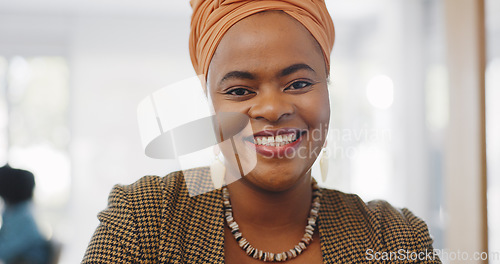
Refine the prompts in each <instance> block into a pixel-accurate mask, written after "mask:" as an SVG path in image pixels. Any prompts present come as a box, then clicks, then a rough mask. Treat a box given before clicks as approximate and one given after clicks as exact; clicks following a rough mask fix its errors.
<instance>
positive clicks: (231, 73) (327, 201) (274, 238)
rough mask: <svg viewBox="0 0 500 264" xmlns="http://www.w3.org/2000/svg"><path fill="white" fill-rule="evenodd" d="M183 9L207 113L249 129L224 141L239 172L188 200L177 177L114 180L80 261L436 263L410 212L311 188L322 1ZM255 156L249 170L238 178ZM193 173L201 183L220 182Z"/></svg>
mask: <svg viewBox="0 0 500 264" xmlns="http://www.w3.org/2000/svg"><path fill="white" fill-rule="evenodd" d="M191 5H192V7H193V10H194V13H193V17H192V29H191V38H190V45H191V46H190V49H191V58H192V62H193V65H194V67H195V70H196V71H197V73H198V74H199V75H200V79H201V81H202V85H203V87H204V89H205V90H206V93H207V96H208V97H209V99H210V101H211V103H212V104H213V108H214V110H215V113H218V114H220V113H225V112H236V113H241V114H244V115H246V116H248V118H249V122H250V125H251V127H252V133H251V134H249V135H244V136H242V137H239V138H235V140H233V141H232V144H230V145H228V144H226V146H224V145H223V144H221V150H222V152H223V154H224V156H225V157H231V156H235V155H233V154H232V150H234V149H238V150H239V151H238V155H236V156H235V158H232V159H231V158H227V159H226V161H227V163H226V164H225V165H226V167H227V168H228V169H227V170H226V172H225V174H224V175H222V177H224V178H225V180H226V181H227V182H232V181H231V180H228V179H230V178H234V177H238V176H242V177H241V179H239V180H237V181H234V182H232V183H231V184H229V185H228V186H227V187H223V188H217V189H215V190H213V191H210V192H207V193H204V194H201V195H198V196H194V197H189V194H188V191H187V188H186V182H185V181H186V180H185V179H184V177H183V173H182V172H174V173H172V174H170V175H168V176H166V177H164V178H160V177H152V176H148V177H144V178H142V179H141V180H139V181H138V182H136V183H135V184H132V185H130V186H117V187H115V189H114V190H113V192H112V193H111V196H110V201H109V203H110V204H109V207H108V209H106V210H105V211H103V212H102V213H101V214H100V215H99V219H100V221H101V224H100V225H99V227H98V229H97V231H96V233H95V235H94V237H93V239H92V241H91V243H90V245H89V248H88V249H87V253H86V255H85V258H84V261H83V263H262V262H263V261H266V262H270V261H286V262H288V263H364V262H368V263H369V262H380V261H381V260H385V261H388V262H389V263H391V262H396V261H397V260H400V261H403V262H404V261H411V260H412V259H413V262H421V263H439V260H437V259H434V256H432V258H431V257H430V256H429V254H427V255H423V254H422V253H429V252H432V240H431V238H430V236H429V233H428V231H427V227H426V225H425V223H424V222H423V221H422V220H420V219H419V218H417V217H415V216H414V215H413V214H411V213H410V212H409V211H408V210H406V209H403V210H398V209H395V208H393V207H392V206H390V205H389V204H387V203H386V202H381V201H375V202H370V203H368V204H365V203H364V202H363V201H362V200H361V199H360V198H359V197H357V196H356V195H350V194H344V193H341V192H338V191H333V190H327V189H319V188H317V185H316V184H315V182H314V180H313V179H312V177H311V166H312V165H313V163H314V161H315V160H316V158H317V157H318V155H319V153H320V152H321V149H322V147H323V146H324V145H325V140H326V132H327V129H328V122H329V117H330V112H329V109H330V106H329V99H328V89H327V82H328V73H329V71H330V59H329V58H330V53H331V50H332V47H333V41H334V30H333V23H332V21H331V18H330V16H329V14H328V12H327V10H326V6H325V4H324V2H323V1H321V0H307V1H306V0H287V1H243V0H239V1H238V0H228V1H223V0H205V1H203V0H197V1H194V0H193V1H191ZM252 155H256V158H257V163H256V165H255V167H254V168H253V169H252V170H251V171H250V172H248V173H242V172H241V171H242V170H241V168H242V166H243V165H244V163H245V162H247V160H248V159H249V158H250V156H252ZM212 171H214V170H212ZM189 173H190V174H191V175H195V176H196V179H192V178H191V179H189V181H196V184H198V185H199V186H200V187H201V188H207V189H210V188H211V187H213V184H212V181H211V177H212V178H217V177H218V176H217V175H210V173H211V172H210V169H208V168H196V169H192V170H191V171H189ZM184 174H185V173H184ZM384 254H386V255H387V258H385V259H383V255H384ZM389 254H391V255H390V256H389ZM415 256H417V257H415ZM388 257H391V259H389V258H388ZM395 257H399V259H395Z"/></svg>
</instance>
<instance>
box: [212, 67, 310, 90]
mask: <svg viewBox="0 0 500 264" xmlns="http://www.w3.org/2000/svg"><path fill="white" fill-rule="evenodd" d="M300 70H308V71H311V72H313V73H316V71H315V70H313V68H311V67H310V66H309V65H307V64H305V63H297V64H293V65H290V66H288V67H286V68H285V69H283V70H281V72H280V73H279V74H278V76H279V77H284V76H287V75H290V74H292V73H295V72H297V71H300ZM229 79H246V80H255V79H256V77H255V75H253V74H252V73H250V72H247V71H230V72H228V73H226V74H225V75H224V77H222V79H221V80H220V82H219V86H220V85H221V84H222V83H223V82H225V81H227V80H229Z"/></svg>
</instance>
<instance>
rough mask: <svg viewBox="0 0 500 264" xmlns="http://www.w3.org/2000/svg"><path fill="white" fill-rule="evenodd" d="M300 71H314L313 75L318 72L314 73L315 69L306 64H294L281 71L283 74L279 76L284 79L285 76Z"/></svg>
mask: <svg viewBox="0 0 500 264" xmlns="http://www.w3.org/2000/svg"><path fill="white" fill-rule="evenodd" d="M300 70H308V71H312V72H313V73H316V71H314V70H313V68H311V67H310V66H309V65H307V64H305V63H298V64H294V65H291V66H288V67H286V68H285V69H283V70H282V71H281V73H280V74H279V76H280V77H284V76H287V75H290V74H292V73H295V72H297V71H300Z"/></svg>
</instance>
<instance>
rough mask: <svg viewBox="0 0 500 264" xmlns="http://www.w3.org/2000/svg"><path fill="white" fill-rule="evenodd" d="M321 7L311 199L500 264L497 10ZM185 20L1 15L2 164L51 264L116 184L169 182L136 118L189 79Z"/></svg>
mask: <svg viewBox="0 0 500 264" xmlns="http://www.w3.org/2000/svg"><path fill="white" fill-rule="evenodd" d="M327 5H328V7H329V9H330V10H331V14H332V17H333V20H334V23H335V26H336V43H335V47H334V51H333V57H332V73H331V87H330V96H331V104H332V111H333V112H332V113H333V114H332V120H331V127H330V134H329V148H330V155H331V156H332V158H331V160H330V162H331V164H330V168H331V169H330V175H329V178H328V180H327V181H326V182H325V183H322V184H323V185H325V186H328V187H331V188H336V189H340V190H342V191H346V192H354V193H357V194H359V195H360V196H361V197H362V198H363V199H365V200H371V199H385V200H388V201H389V202H390V203H392V204H393V205H396V206H399V207H408V208H409V209H410V210H412V211H413V212H414V213H415V214H416V215H418V216H420V217H421V218H423V219H424V220H425V221H426V222H427V223H428V225H429V228H430V231H431V234H432V235H433V237H434V240H435V244H434V246H435V247H436V248H440V249H449V250H454V249H455V250H456V249H460V250H463V251H468V252H470V253H471V254H472V252H474V251H487V250H489V251H490V252H500V227H499V225H498V223H500V163H499V161H500V105H499V104H498V102H499V101H500V18H499V17H498V14H500V1H499V0H485V1H484V2H483V1H481V0H410V1H407V0H404V1H403V0H350V1H341V0H327ZM483 5H484V6H483ZM190 13H191V10H190V6H189V4H188V1H187V0H173V1H153V0H145V1H132V0H127V1H123V0H122V1H113V0H105V1H103V0H99V1H96V0H85V1H83V0H71V1H62V0H38V1H35V0H16V1H8V0H0V150H1V151H0V165H3V164H4V163H6V162H7V161H8V162H9V164H10V165H11V166H14V167H20V168H24V169H29V170H31V171H33V172H34V174H35V176H36V180H37V189H36V196H35V205H36V207H35V208H36V215H37V217H38V221H39V225H40V227H41V229H42V230H43V232H44V234H45V235H46V236H47V237H50V238H52V239H54V240H57V241H59V242H61V243H62V244H63V248H62V255H61V259H60V263H63V264H69V263H78V262H79V261H80V260H81V258H82V256H83V254H84V251H85V248H86V245H87V243H88V242H89V239H90V237H91V235H92V233H93V231H94V229H95V228H96V226H97V224H98V221H97V218H96V215H97V213H98V212H99V211H100V210H102V209H104V208H105V207H106V203H107V196H108V194H109V191H110V190H111V188H112V186H113V185H114V184H117V183H121V184H129V183H132V182H134V181H136V180H137V179H139V178H140V177H141V176H144V175H148V174H155V175H165V174H167V173H168V172H170V171H173V170H176V169H178V166H177V165H176V164H177V163H176V162H173V161H168V160H153V159H150V158H147V157H146V156H145V155H144V150H143V148H142V145H141V140H140V135H139V128H138V125H137V117H136V108H137V105H138V103H139V102H140V101H141V100H142V99H143V98H145V97H146V96H148V95H149V94H151V93H152V92H154V91H156V90H158V89H160V88H162V87H164V86H165V85H168V84H172V83H175V82H178V81H181V80H183V79H186V78H190V77H192V76H194V71H193V69H192V66H191V62H190V59H189V52H188V34H189V22H190ZM483 29H484V35H483V31H482V30H483ZM483 58H484V59H483ZM483 66H484V67H483ZM484 95H485V96H484ZM484 109H485V111H483V110H484ZM484 128H485V129H486V130H484ZM486 154H487V155H486ZM486 161H487V163H486ZM486 164H487V166H486ZM319 181H320V182H321V180H320V179H319ZM0 207H1V205H0ZM499 255H500V253H499ZM468 263H475V262H470V261H469V262H468ZM477 263H479V262H477ZM490 263H500V260H496V261H494V260H493V259H491V258H490Z"/></svg>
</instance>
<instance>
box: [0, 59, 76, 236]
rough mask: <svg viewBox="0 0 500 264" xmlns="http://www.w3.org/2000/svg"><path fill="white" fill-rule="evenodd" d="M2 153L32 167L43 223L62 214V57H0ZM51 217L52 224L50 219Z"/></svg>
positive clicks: (65, 96)
mask: <svg viewBox="0 0 500 264" xmlns="http://www.w3.org/2000/svg"><path fill="white" fill-rule="evenodd" d="M0 84H1V87H0V88H1V91H2V92H1V94H0V108H1V113H2V114H1V115H0V126H1V128H2V129H1V130H0V133H1V134H0V145H1V146H2V148H1V149H3V150H6V151H5V152H3V153H0V159H1V161H3V162H2V164H3V163H5V162H8V163H9V164H10V165H11V166H12V167H18V168H22V169H27V170H30V171H32V172H33V173H34V174H35V177H36V189H35V197H34V200H35V203H36V205H37V207H36V208H37V214H38V215H39V218H40V219H42V220H41V223H42V229H43V231H44V232H45V233H46V235H48V236H51V233H52V231H51V229H50V226H51V225H55V224H57V222H58V221H59V220H62V210H63V208H64V206H65V205H66V203H67V201H68V198H69V190H70V184H71V181H70V158H69V152H68V147H69V139H70V133H69V128H68V126H69V120H68V104H69V85H68V66H67V61H66V59H65V58H63V57H44V56H36V57H22V56H14V57H11V58H5V57H0ZM48 223H50V224H48Z"/></svg>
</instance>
